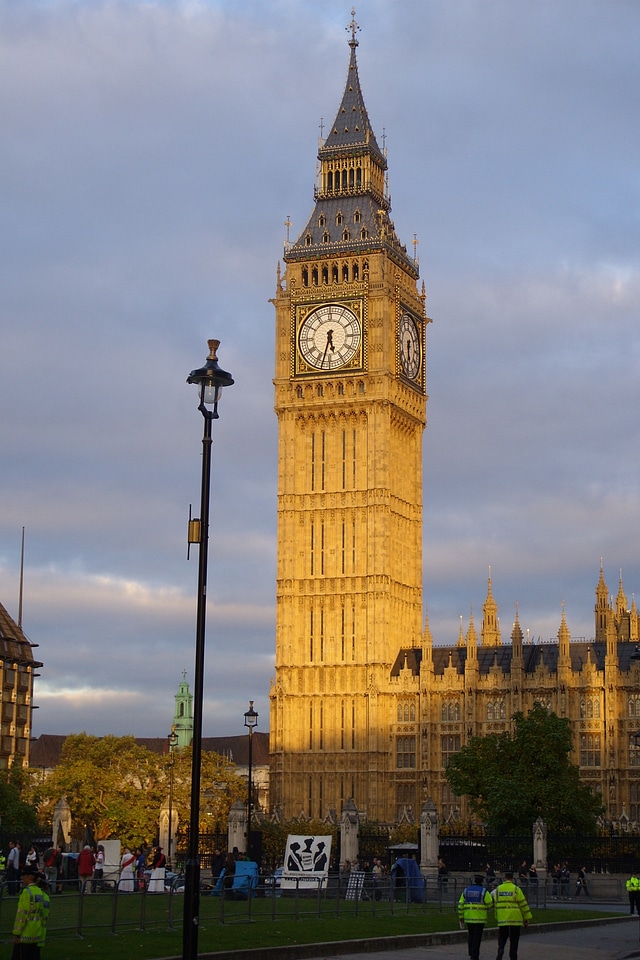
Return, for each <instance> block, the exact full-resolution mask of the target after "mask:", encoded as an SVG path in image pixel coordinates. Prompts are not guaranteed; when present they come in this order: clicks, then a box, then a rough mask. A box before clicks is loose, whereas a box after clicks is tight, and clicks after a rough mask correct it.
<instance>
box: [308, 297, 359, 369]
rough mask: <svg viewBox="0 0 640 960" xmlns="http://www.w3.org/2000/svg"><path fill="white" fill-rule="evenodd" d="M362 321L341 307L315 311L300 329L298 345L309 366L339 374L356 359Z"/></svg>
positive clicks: (338, 305) (334, 306)
mask: <svg viewBox="0 0 640 960" xmlns="http://www.w3.org/2000/svg"><path fill="white" fill-rule="evenodd" d="M360 339H361V332H360V324H359V323H358V319H357V317H356V316H355V314H353V313H352V312H351V310H348V309H347V308H346V307H343V306H342V304H339V303H327V304H323V305H322V306H321V307H317V308H316V309H315V310H312V311H311V313H310V314H308V316H307V317H306V319H305V321H304V323H303V324H302V326H301V327H300V333H299V334H298V345H299V348H300V353H301V354H302V356H303V357H304V359H305V360H306V361H307V363H308V364H309V365H310V366H312V367H315V368H316V369H317V370H336V369H337V368H338V367H344V365H345V364H347V363H349V361H350V360H352V359H353V357H354V356H355V354H356V352H357V350H358V348H359V346H360Z"/></svg>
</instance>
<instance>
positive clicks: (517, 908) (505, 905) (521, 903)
mask: <svg viewBox="0 0 640 960" xmlns="http://www.w3.org/2000/svg"><path fill="white" fill-rule="evenodd" d="M491 896H492V897H493V903H494V908H495V911H496V921H497V923H498V952H497V954H496V960H502V956H503V954H504V948H505V947H506V945H507V940H508V941H509V960H518V943H519V941H520V931H521V930H522V928H523V927H528V926H529V921H530V920H531V910H530V909H529V904H528V903H527V898H526V897H525V895H524V893H523V892H522V890H521V889H520V887H518V886H517V885H516V884H515V883H514V882H513V870H505V872H504V881H503V883H500V884H498V886H497V887H496V888H495V890H494V891H493V893H492V894H491Z"/></svg>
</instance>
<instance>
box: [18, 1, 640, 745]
mask: <svg viewBox="0 0 640 960" xmlns="http://www.w3.org/2000/svg"><path fill="white" fill-rule="evenodd" d="M348 19H349V14H348V11H346V13H345V8H344V5H343V4H341V3H339V2H337V0H335V2H334V0H329V2H326V3H324V2H323V3H322V4H319V3H317V2H315V0H295V2H294V0H274V2H271V3H269V4H265V3H263V2H257V0H253V2H248V3H244V4H242V5H238V4H236V3H230V2H222V0H219V2H215V0H210V2H205V0H202V2H195V0H193V2H192V0H172V2H169V0H167V2H163V0H149V2H144V3H142V2H135V0H134V2H131V3H127V4H123V3H116V2H110V0H98V2H89V0H75V2H72V0H51V2H48V3H40V2H36V0H25V2H23V3H20V4H16V3H12V2H10V0H0V89H2V91H3V120H4V123H3V149H2V151H1V152H0V176H1V177H2V182H3V184H4V185H5V202H4V206H3V216H4V223H5V229H4V231H3V233H2V236H0V336H1V341H0V342H1V344H2V349H1V351H0V405H1V409H2V423H3V432H2V440H3V470H2V476H1V478H0V494H1V495H0V555H1V557H0V598H1V599H2V602H3V603H4V605H5V606H6V607H7V608H8V609H9V610H10V612H13V613H14V615H15V613H16V610H17V585H18V576H19V562H20V560H19V552H20V531H21V527H22V526H25V527H26V569H25V595H24V626H25V629H26V630H27V632H28V633H29V635H30V636H31V638H32V639H33V640H34V641H35V642H37V643H39V647H38V648H37V651H36V652H37V655H38V656H39V657H40V659H42V660H43V661H44V663H45V665H44V667H43V669H42V671H40V672H41V674H42V676H41V678H39V680H38V685H37V688H36V700H37V701H38V700H39V702H40V709H39V710H38V711H37V713H36V717H35V732H36V735H37V734H38V733H40V732H51V733H65V732H69V731H71V730H79V729H87V731H88V732H91V733H106V732H115V733H119V732H122V733H125V732H133V733H136V734H137V735H139V736H144V735H146V736H152V735H163V734H164V733H165V732H166V731H168V729H169V725H170V722H171V717H172V713H173V696H174V694H175V692H176V690H177V687H178V684H179V682H180V679H181V677H182V671H183V670H186V671H187V675H188V677H189V679H191V677H192V671H193V659H194V630H195V589H196V578H197V560H196V558H195V554H194V555H192V560H191V561H190V562H188V563H187V562H186V525H187V517H188V513H189V505H190V504H191V505H192V511H193V513H194V514H196V515H197V512H198V511H199V497H200V466H201V462H200V455H201V439H202V421H201V417H200V414H199V413H198V411H197V404H196V401H195V395H194V391H193V389H192V388H190V387H188V386H187V385H186V383H185V380H186V377H187V375H188V373H189V371H190V370H191V369H193V368H195V367H197V366H200V365H201V364H202V362H203V361H204V359H205V356H206V341H207V339H208V338H210V337H212V336H215V337H217V338H219V339H220V340H221V348H220V352H219V356H220V363H221V365H222V366H223V367H224V368H225V369H227V370H229V371H231V373H232V375H233V376H234V379H235V381H236V382H235V385H234V386H233V387H232V388H230V389H229V390H228V391H227V392H226V393H225V396H224V397H223V401H222V405H221V417H220V420H219V421H217V422H216V424H215V430H214V446H213V469H212V522H211V544H210V571H209V597H210V610H209V619H208V640H207V668H206V669H207V710H206V711H205V726H206V733H207V735H216V734H226V733H228V734H232V733H237V732H238V731H239V730H240V728H241V727H242V714H243V712H244V710H245V709H246V704H247V701H248V700H249V699H253V700H255V702H256V708H257V709H258V711H259V712H260V715H261V721H262V720H263V718H264V727H263V729H266V726H267V724H268V719H267V718H268V712H269V711H268V693H269V684H270V681H271V678H272V676H273V652H274V642H275V641H274V629H275V627H274V619H275V603H274V597H275V577H276V557H275V548H276V543H275V538H276V498H277V424H276V420H275V415H274V413H273V393H272V377H273V368H274V351H275V344H274V315H273V308H272V306H271V305H270V304H269V302H268V300H269V298H270V297H272V296H273V294H274V290H275V285H276V268H277V263H278V260H279V259H280V258H281V257H282V249H283V240H284V237H285V230H286V228H285V225H284V224H285V221H286V220H287V219H288V218H289V217H290V218H291V222H292V224H293V226H292V228H291V234H292V235H294V236H297V234H298V233H299V232H300V230H301V229H302V228H303V226H304V223H305V222H306V220H307V218H308V216H309V213H310V211H311V209H312V206H313V187H314V181H315V162H316V159H315V155H316V149H317V138H318V135H319V132H320V123H321V118H322V124H323V127H324V129H325V130H326V128H327V124H329V123H331V121H332V119H333V116H334V111H335V110H336V109H337V106H338V103H339V100H340V97H341V94H342V90H343V84H344V80H345V77H346V68H347V58H348V52H349V51H348V47H347V40H348V36H349V34H348V33H347V32H346V31H345V26H346V24H347V21H348ZM357 19H358V22H359V23H360V25H361V27H362V30H361V31H360V32H359V34H358V39H359V41H360V45H359V47H358V63H359V71H360V79H361V82H362V86H363V90H364V95H365V101H366V103H367V107H368V110H369V113H370V116H371V120H372V122H373V125H374V128H375V131H376V134H377V136H378V137H379V140H380V142H382V141H383V140H384V142H385V145H386V146H387V148H388V158H389V182H390V190H391V196H392V201H393V216H394V219H395V223H396V228H397V230H398V233H399V235H400V237H401V238H402V240H403V242H405V243H407V244H409V247H410V244H411V241H412V239H413V236H414V234H416V236H417V239H418V241H419V245H418V252H419V256H420V262H421V274H422V276H423V277H424V280H425V284H426V291H427V297H428V299H427V312H428V313H429V315H430V316H432V317H433V319H434V323H433V324H432V325H430V327H429V331H428V392H429V403H428V427H427V430H426V433H425V440H424V560H425V562H424V599H425V604H428V606H429V611H430V621H431V626H432V631H433V633H434V637H435V639H436V641H437V642H441V643H444V642H452V641H455V639H457V635H458V629H459V620H458V618H459V615H460V614H461V613H462V614H463V616H464V617H467V616H468V612H469V610H470V607H471V606H472V605H473V609H474V615H475V617H476V620H477V621H478V622H479V618H480V616H481V606H482V602H483V601H484V597H485V594H486V577H487V573H488V568H489V565H491V567H492V571H493V587H494V595H495V596H496V599H497V600H498V603H499V606H500V614H501V616H502V622H503V624H505V623H507V622H510V621H511V619H512V617H513V610H514V606H515V603H516V601H517V602H518V603H519V604H520V607H519V609H520V612H521V622H522V623H523V626H525V627H527V626H528V627H529V628H530V629H531V631H532V635H534V636H538V635H540V636H544V637H549V636H554V635H555V634H556V633H557V628H558V625H559V618H560V609H561V603H562V601H563V600H564V601H565V605H566V611H567V620H568V623H569V627H570V630H571V632H572V634H573V635H575V636H582V635H585V636H589V635H591V632H592V629H593V615H592V610H593V601H594V596H593V590H594V589H595V584H596V582H597V576H598V571H599V563H600V557H604V562H605V572H606V576H607V578H608V582H609V586H610V588H611V586H612V585H615V582H616V580H617V577H618V570H619V568H620V567H622V568H623V570H624V581H625V587H626V588H627V591H628V594H629V595H630V594H631V592H632V591H633V590H634V589H636V588H637V587H638V584H640V564H639V563H638V559H637V551H636V549H635V542H634V534H633V531H634V530H635V529H637V526H638V519H639V512H640V510H639V491H638V480H637V455H636V447H637V440H636V436H637V425H636V421H637V413H636V411H637V409H638V406H639V400H640V397H639V396H638V393H639V387H638V384H639V383H640V377H639V376H638V366H639V353H640V335H639V334H638V329H637V316H638V307H639V305H640V283H639V276H640V242H639V240H638V237H639V236H640V231H639V230H638V210H639V209H640V208H639V204H638V179H637V157H638V154H639V148H640V128H639V127H638V124H637V123H636V124H634V123H633V117H634V116H635V114H636V112H637V108H636V103H635V100H636V98H637V93H636V91H637V89H638V87H639V86H640V61H639V60H638V56H637V49H638V40H639V39H640V9H639V8H638V7H637V5H635V4H617V5H615V7H612V6H611V5H603V4H601V3H599V2H595V0H567V2H565V3H563V4H562V5H558V4H557V3H555V2H551V0H541V2H539V3H536V4H534V5H529V6H522V5H519V6H517V7H516V6H514V5H513V3H511V2H508V0H496V2H494V3H492V4H491V5H490V6H489V7H486V6H485V7H483V8H482V9H481V8H480V7H478V5H477V4H476V3H475V2H472V0H460V2H459V3H456V4H442V3H434V2H427V3H425V2H424V0H403V3H401V4H400V3H394V4H391V3H388V2H387V0H362V2H361V4H360V6H359V7H358V11H357ZM410 249H411V247H410ZM506 632H507V630H506V627H504V626H503V636H505V633H506ZM83 705H84V706H83ZM261 726H262V723H261Z"/></svg>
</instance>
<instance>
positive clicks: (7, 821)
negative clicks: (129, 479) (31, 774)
mask: <svg viewBox="0 0 640 960" xmlns="http://www.w3.org/2000/svg"><path fill="white" fill-rule="evenodd" d="M28 788H29V780H28V775H27V771H26V770H24V769H23V768H22V767H18V766H14V767H11V768H10V769H9V770H3V771H2V773H0V820H1V821H2V829H3V831H4V832H5V833H10V834H16V835H18V834H22V835H24V834H30V833H35V832H36V831H37V828H38V813H37V809H36V806H35V804H33V803H32V802H30V799H29V789H28Z"/></svg>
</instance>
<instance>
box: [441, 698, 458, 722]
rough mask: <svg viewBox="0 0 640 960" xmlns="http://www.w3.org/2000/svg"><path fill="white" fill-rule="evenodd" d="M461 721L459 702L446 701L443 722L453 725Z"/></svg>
mask: <svg viewBox="0 0 640 960" xmlns="http://www.w3.org/2000/svg"><path fill="white" fill-rule="evenodd" d="M459 719H460V702H459V701H458V700H445V702H444V703H443V704H442V722H443V723H453V722H455V721H456V720H459Z"/></svg>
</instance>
